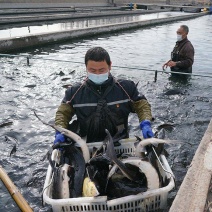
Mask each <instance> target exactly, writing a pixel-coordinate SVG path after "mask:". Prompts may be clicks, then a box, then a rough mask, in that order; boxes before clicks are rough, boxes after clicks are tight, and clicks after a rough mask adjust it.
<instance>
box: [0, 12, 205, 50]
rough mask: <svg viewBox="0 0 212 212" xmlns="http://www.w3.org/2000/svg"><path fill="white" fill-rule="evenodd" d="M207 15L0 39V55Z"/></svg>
mask: <svg viewBox="0 0 212 212" xmlns="http://www.w3.org/2000/svg"><path fill="white" fill-rule="evenodd" d="M206 14H207V13H197V14H191V15H186V16H178V17H169V18H161V19H153V20H147V21H137V22H127V23H121V24H111V25H105V26H98V27H88V28H84V29H77V30H66V31H60V32H54V33H43V34H36V35H29V36H26V37H16V38H8V39H0V53H8V52H12V51H13V52H14V51H20V50H22V49H24V48H29V47H35V46H41V45H45V44H50V43H58V42H63V41H67V40H71V39H78V38H83V37H87V36H95V35H97V34H102V33H110V32H115V31H120V30H128V29H132V28H139V27H145V26H150V25H156V24H161V23H168V22H171V21H180V20H185V19H189V18H196V17H200V16H203V15H206Z"/></svg>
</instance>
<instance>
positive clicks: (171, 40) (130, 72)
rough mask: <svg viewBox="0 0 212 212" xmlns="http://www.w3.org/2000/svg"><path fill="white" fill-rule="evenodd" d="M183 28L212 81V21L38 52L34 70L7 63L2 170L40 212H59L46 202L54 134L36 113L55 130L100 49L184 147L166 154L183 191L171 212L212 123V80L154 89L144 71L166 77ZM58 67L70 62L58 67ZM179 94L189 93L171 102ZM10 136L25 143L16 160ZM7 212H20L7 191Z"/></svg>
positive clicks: (1, 64)
mask: <svg viewBox="0 0 212 212" xmlns="http://www.w3.org/2000/svg"><path fill="white" fill-rule="evenodd" d="M182 24H187V25H188V26H189V27H190V32H189V36H188V37H189V39H190V40H191V42H192V44H193V45H194V48H195V62H194V66H193V73H198V74H208V75H209V74H210V75H211V74H212V73H211V58H212V48H211V43H210V38H211V29H212V16H203V17H200V18H196V19H193V20H186V21H178V22H177V23H169V24H165V25H157V26H152V27H147V28H142V29H136V30H130V31H125V32H122V33H115V34H110V36H109V35H106V36H104V35H97V36H96V37H92V38H90V39H88V38H86V39H83V40H77V41H72V42H71V41H69V42H67V43H65V44H64V43H63V44H55V45H51V46H46V47H40V48H38V47H37V48H36V49H31V50H28V51H26V52H25V53H26V54H32V55H35V56H39V57H40V58H43V59H30V66H27V62H26V58H22V57H21V58H7V57H0V70H1V71H0V114H1V116H0V123H2V122H4V121H6V120H11V121H12V122H13V124H12V125H10V126H6V127H2V128H0V164H1V165H2V166H3V167H4V168H5V170H6V171H7V173H8V174H9V176H10V177H11V179H12V180H13V181H14V182H15V184H16V185H17V186H18V188H19V189H20V190H21V192H22V194H23V196H24V197H25V198H26V200H27V201H28V202H29V203H30V205H31V207H32V208H33V210H34V212H50V211H51V210H50V209H49V207H48V206H47V205H46V206H45V207H42V201H41V194H42V189H43V187H42V186H43V183H44V180H45V174H46V169H47V165H48V161H47V160H43V158H44V156H45V155H46V153H47V151H48V150H49V149H50V148H51V146H52V143H53V139H54V131H53V130H52V129H50V128H49V127H47V126H44V125H43V124H41V122H39V121H38V120H37V118H36V117H35V116H34V114H33V112H32V109H35V110H36V112H37V113H38V115H40V117H41V118H43V119H44V120H46V121H47V122H48V121H52V120H53V119H54V116H55V112H56V109H57V107H58V105H59V104H60V102H61V100H62V98H63V96H64V92H65V88H64V86H65V85H66V84H74V83H75V82H76V81H82V79H83V78H84V77H85V67H84V64H83V61H84V55H85V52H86V51H87V50H88V49H89V48H90V47H93V46H102V47H104V48H106V49H107V50H108V51H109V53H110V56H111V60H112V70H111V71H112V74H113V75H114V76H115V77H116V78H127V79H130V80H134V81H135V82H136V83H138V89H139V91H141V92H142V93H143V94H145V96H146V97H147V99H148V100H149V102H150V104H151V107H152V112H153V116H154V117H155V121H154V122H153V125H152V126H153V130H154V131H155V130H156V129H157V126H158V125H160V124H163V123H172V124H174V129H173V130H172V131H166V135H165V138H166V139H176V140H180V141H182V143H180V144H176V145H172V146H167V147H166V148H167V151H168V153H169V154H170V155H169V157H168V161H169V164H170V165H171V167H172V170H173V173H174V175H175V177H176V189H174V190H173V191H171V193H170V194H169V196H168V198H169V202H168V207H167V210H163V212H165V211H168V208H169V207H170V205H171V203H172V201H173V198H174V197H175V195H176V192H177V190H178V189H179V186H180V185H181V183H182V180H183V178H184V176H185V174H186V172H187V170H188V167H189V165H190V163H191V160H192V158H193V156H194V154H195V151H196V149H197V147H198V145H199V143H200V141H201V139H202V136H203V134H204V132H205V130H206V129H207V126H208V124H209V121H210V119H211V117H212V92H211V89H212V83H211V81H212V80H211V78H204V77H200V76H199V77H193V76H192V77H191V79H190V80H189V81H188V82H187V83H182V82H180V81H179V82H175V81H171V80H170V81H169V75H167V74H166V73H163V74H161V73H160V74H158V80H157V82H154V72H148V71H142V70H141V68H147V69H150V70H162V64H163V63H164V62H165V61H167V60H168V59H169V58H170V52H171V51H172V48H173V47H174V44H175V41H176V30H177V28H178V27H179V26H180V25H182ZM203 32H204V33H203ZM45 58H52V60H51V61H48V60H44V59H45ZM56 59H57V60H67V61H68V60H69V61H70V62H58V61H56ZM75 61H79V62H82V64H76V63H74V62H75ZM114 66H116V67H114ZM117 66H119V67H117ZM120 66H121V67H123V66H124V67H128V68H121V67H120ZM130 67H137V68H138V69H136V68H130ZM139 68H140V69H139ZM175 88H177V89H180V91H182V92H181V93H180V94H176V95H164V93H165V92H167V91H169V90H171V89H175ZM138 126H139V121H138V119H137V117H136V116H135V115H134V114H131V116H130V117H129V129H130V135H131V136H134V135H140V133H141V132H140V130H139V127H138ZM5 135H8V136H11V137H15V138H16V139H17V140H18V144H17V151H16V153H15V154H13V155H12V156H11V157H10V156H9V153H10V152H11V149H12V147H13V144H12V143H7V142H6V141H5ZM0 211H2V212H4V211H5V212H7V211H9V212H18V211H19V210H18V209H17V207H16V206H15V203H14V201H13V200H12V198H10V196H9V195H8V192H7V191H6V189H5V188H4V186H3V185H2V184H1V183H0Z"/></svg>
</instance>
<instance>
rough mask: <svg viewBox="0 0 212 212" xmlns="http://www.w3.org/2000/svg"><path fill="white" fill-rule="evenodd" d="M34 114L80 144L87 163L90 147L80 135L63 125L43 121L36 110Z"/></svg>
mask: <svg viewBox="0 0 212 212" xmlns="http://www.w3.org/2000/svg"><path fill="white" fill-rule="evenodd" d="M34 114H35V116H36V117H37V118H38V119H39V120H40V121H41V122H42V123H43V124H45V125H47V126H50V127H52V128H53V129H55V130H57V131H58V132H60V133H62V134H63V135H65V136H66V137H68V138H71V139H73V140H74V141H75V142H76V143H77V144H78V145H79V147H80V148H81V150H82V154H83V157H84V160H85V162H86V163H87V162H88V161H89V160H90V153H89V149H88V146H87V144H86V142H85V141H84V140H83V139H82V138H81V137H80V136H79V135H77V134H76V133H74V132H72V131H70V130H67V129H65V128H63V127H60V126H57V125H54V124H49V123H47V122H45V121H43V120H42V119H41V118H40V117H39V116H38V115H37V114H36V112H35V111H34Z"/></svg>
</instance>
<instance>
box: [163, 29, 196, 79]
mask: <svg viewBox="0 0 212 212" xmlns="http://www.w3.org/2000/svg"><path fill="white" fill-rule="evenodd" d="M188 32H189V28H188V26H186V25H181V26H180V28H179V29H178V30H177V42H176V45H175V47H174V49H173V51H172V52H171V60H169V61H167V62H166V63H165V64H164V65H163V67H162V68H163V69H164V68H167V67H170V68H171V71H173V72H183V73H192V65H193V62H194V47H193V45H192V44H191V42H190V41H189V40H188V38H187V35H188ZM176 76H179V74H176ZM180 76H182V74H181V75H180Z"/></svg>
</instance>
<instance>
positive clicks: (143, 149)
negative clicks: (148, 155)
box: [135, 138, 181, 157]
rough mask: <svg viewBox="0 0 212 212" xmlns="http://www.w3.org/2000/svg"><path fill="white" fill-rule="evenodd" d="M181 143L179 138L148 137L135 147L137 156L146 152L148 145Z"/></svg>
mask: <svg viewBox="0 0 212 212" xmlns="http://www.w3.org/2000/svg"><path fill="white" fill-rule="evenodd" d="M176 143H181V142H180V141H179V140H164V139H159V138H147V139H144V140H142V141H140V142H139V143H138V144H137V146H136V149H135V156H137V157H141V156H142V155H143V153H144V152H146V146H147V145H151V144H152V145H153V146H157V145H158V144H176Z"/></svg>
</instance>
